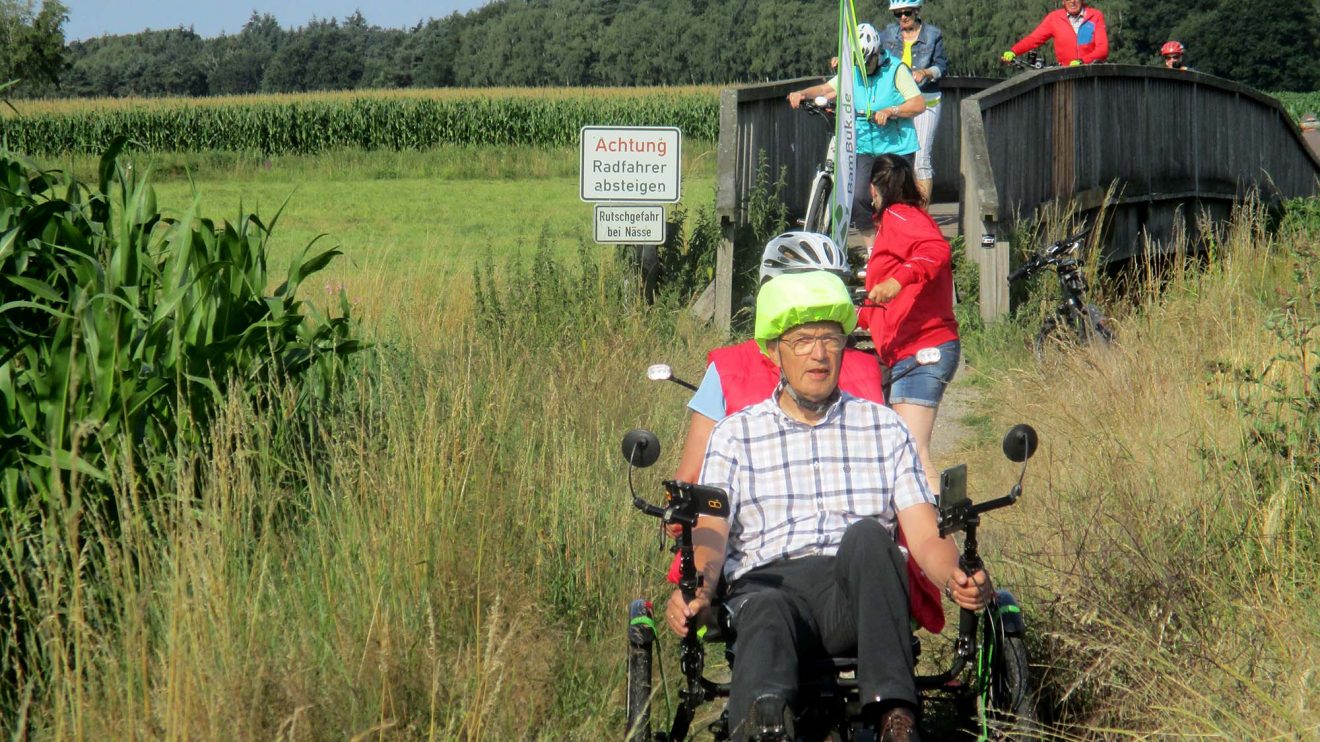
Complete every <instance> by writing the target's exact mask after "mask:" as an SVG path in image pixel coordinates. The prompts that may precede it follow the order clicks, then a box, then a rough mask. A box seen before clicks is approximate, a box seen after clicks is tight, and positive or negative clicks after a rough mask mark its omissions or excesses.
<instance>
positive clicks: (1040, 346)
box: [1031, 316, 1059, 363]
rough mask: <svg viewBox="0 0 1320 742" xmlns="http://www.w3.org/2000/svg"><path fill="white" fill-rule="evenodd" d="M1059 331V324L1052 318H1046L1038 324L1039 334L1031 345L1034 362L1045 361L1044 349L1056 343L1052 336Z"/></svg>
mask: <svg viewBox="0 0 1320 742" xmlns="http://www.w3.org/2000/svg"><path fill="white" fill-rule="evenodd" d="M1058 329H1059V322H1058V320H1057V319H1055V318H1054V317H1052V316H1051V317H1046V318H1045V321H1044V322H1042V323H1040V332H1037V333H1036V338H1035V339H1034V340H1033V341H1032V343H1031V350H1032V353H1034V354H1035V356H1036V362H1037V363H1039V362H1041V361H1044V360H1045V349H1046V348H1048V347H1049V346H1050V345H1051V344H1052V343H1055V342H1058V341H1057V340H1056V339H1055V337H1054V334H1055V332H1056V331H1057V330H1058Z"/></svg>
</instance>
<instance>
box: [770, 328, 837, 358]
mask: <svg viewBox="0 0 1320 742" xmlns="http://www.w3.org/2000/svg"><path fill="white" fill-rule="evenodd" d="M847 341H848V339H847V338H845V337H844V336H843V335H840V334H838V333H830V334H829V335H807V336H799V337H795V338H786V339H783V340H780V341H779V342H780V343H782V344H784V345H786V346H788V349H789V350H791V351H793V355H795V356H805V355H808V354H809V353H811V351H812V349H813V348H815V347H816V343H820V344H821V345H823V346H825V350H826V351H828V352H830V353H838V352H839V351H841V350H843V346H844V344H845V343H846V342H847Z"/></svg>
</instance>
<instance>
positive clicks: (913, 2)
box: [889, 0, 921, 10]
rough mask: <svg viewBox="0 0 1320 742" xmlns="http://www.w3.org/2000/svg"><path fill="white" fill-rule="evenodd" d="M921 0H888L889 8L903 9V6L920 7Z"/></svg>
mask: <svg viewBox="0 0 1320 742" xmlns="http://www.w3.org/2000/svg"><path fill="white" fill-rule="evenodd" d="M920 7H921V0H889V9H890V10H903V9H904V8H920Z"/></svg>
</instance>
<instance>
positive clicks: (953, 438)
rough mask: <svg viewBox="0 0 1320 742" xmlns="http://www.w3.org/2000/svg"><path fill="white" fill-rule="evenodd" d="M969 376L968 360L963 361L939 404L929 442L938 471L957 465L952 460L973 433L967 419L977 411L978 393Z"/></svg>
mask: <svg viewBox="0 0 1320 742" xmlns="http://www.w3.org/2000/svg"><path fill="white" fill-rule="evenodd" d="M968 373H969V371H968V369H967V361H966V360H965V359H964V360H963V362H962V363H961V365H960V366H959V367H958V373H957V375H955V376H954V377H953V381H952V382H951V383H950V384H949V388H948V389H946V390H945V391H944V399H942V400H941V401H940V411H939V414H938V415H937V416H936V418H935V432H934V434H933V435H932V436H931V440H930V455H931V459H932V460H933V461H934V462H935V466H936V467H939V468H944V467H948V466H953V465H955V464H958V463H959V462H958V461H956V460H955V458H956V456H957V454H958V452H959V451H960V450H962V449H963V448H964V447H965V446H966V445H967V439H968V437H969V436H970V435H971V434H972V430H971V428H969V427H968V426H967V423H966V419H967V416H968V415H970V414H972V412H973V411H974V410H975V409H976V403H977V401H978V400H979V399H980V398H981V392H980V389H978V388H977V387H976V386H975V385H974V384H972V382H971V380H970V379H969V378H968V376H967V374H968Z"/></svg>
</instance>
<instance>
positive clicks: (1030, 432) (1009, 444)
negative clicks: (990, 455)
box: [1004, 423, 1039, 463]
mask: <svg viewBox="0 0 1320 742" xmlns="http://www.w3.org/2000/svg"><path fill="white" fill-rule="evenodd" d="M1038 443H1039V439H1038V438H1037V436H1036V429H1035V428H1033V427H1031V426H1030V425H1027V424H1026V423H1018V424H1017V425H1014V426H1013V427H1012V428H1009V431H1008V433H1007V434H1005V435H1004V455H1005V456H1007V457H1008V459H1009V461H1016V462H1018V463H1022V462H1024V461H1026V460H1027V459H1029V458H1031V455H1032V454H1034V453H1036V445H1037V444H1038Z"/></svg>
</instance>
